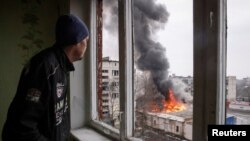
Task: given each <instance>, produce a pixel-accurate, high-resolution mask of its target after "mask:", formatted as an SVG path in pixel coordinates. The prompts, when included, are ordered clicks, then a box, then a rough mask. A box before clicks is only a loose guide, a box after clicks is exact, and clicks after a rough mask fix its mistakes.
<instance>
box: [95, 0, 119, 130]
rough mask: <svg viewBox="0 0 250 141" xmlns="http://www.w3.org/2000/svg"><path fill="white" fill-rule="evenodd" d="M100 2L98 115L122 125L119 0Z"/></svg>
mask: <svg viewBox="0 0 250 141" xmlns="http://www.w3.org/2000/svg"><path fill="white" fill-rule="evenodd" d="M98 2H99V3H98V7H97V13H98V14H97V15H98V21H97V23H98V27H97V32H98V44H97V55H98V59H97V61H98V62H97V68H98V73H97V78H98V79H97V80H98V94H97V98H98V106H97V107H98V117H99V120H100V121H103V122H104V123H107V124H108V125H111V126H113V127H115V128H119V127H120V121H119V111H120V101H119V97H120V96H119V60H118V59H119V52H118V1H117V0H102V1H98ZM101 2H102V3H101Z"/></svg>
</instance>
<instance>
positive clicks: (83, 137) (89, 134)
mask: <svg viewBox="0 0 250 141" xmlns="http://www.w3.org/2000/svg"><path fill="white" fill-rule="evenodd" d="M71 134H72V136H73V138H74V139H75V140H77V141H112V139H109V138H107V137H105V136H103V135H101V134H99V133H98V132H97V131H95V130H94V129H91V128H81V129H76V130H71Z"/></svg>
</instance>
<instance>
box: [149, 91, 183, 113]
mask: <svg viewBox="0 0 250 141" xmlns="http://www.w3.org/2000/svg"><path fill="white" fill-rule="evenodd" d="M152 104H153V107H152V109H151V110H152V112H166V113H169V112H179V111H183V110H185V109H186V107H185V105H184V104H183V103H181V102H179V101H177V100H176V98H175V96H174V92H173V90H172V89H169V93H168V95H167V99H166V100H162V105H163V108H159V106H157V105H156V104H155V103H152Z"/></svg>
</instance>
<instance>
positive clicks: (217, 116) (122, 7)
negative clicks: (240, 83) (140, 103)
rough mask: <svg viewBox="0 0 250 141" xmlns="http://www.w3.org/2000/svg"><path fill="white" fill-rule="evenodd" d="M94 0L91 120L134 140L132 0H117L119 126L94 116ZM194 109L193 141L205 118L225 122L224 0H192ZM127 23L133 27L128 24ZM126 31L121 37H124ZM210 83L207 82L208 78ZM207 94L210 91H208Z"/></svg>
mask: <svg viewBox="0 0 250 141" xmlns="http://www.w3.org/2000/svg"><path fill="white" fill-rule="evenodd" d="M96 5H97V0H92V1H91V24H90V25H91V27H90V28H91V31H92V32H91V33H92V34H91V35H90V38H91V40H90V41H91V42H90V46H91V48H90V69H91V71H90V73H91V75H90V79H91V80H90V81H91V84H90V85H91V86H90V87H91V90H90V91H91V107H90V108H91V109H90V110H91V119H90V120H91V122H90V125H91V126H92V127H94V128H96V129H98V130H100V131H101V132H103V133H105V134H106V135H109V136H112V137H113V138H115V139H120V140H127V139H129V140H133V139H134V138H133V131H134V123H133V122H134V115H133V114H134V98H133V71H134V70H133V65H134V64H133V63H134V61H133V60H134V58H133V44H132V41H133V34H132V33H133V32H132V31H133V21H132V12H133V11H132V9H133V8H132V0H119V1H118V6H119V24H118V25H119V29H118V30H119V62H120V63H119V78H120V80H124V81H121V82H120V83H119V86H120V110H121V114H120V118H121V123H120V131H119V130H117V129H114V128H113V127H111V126H109V125H106V124H104V123H102V122H100V121H98V120H97V119H98V114H97V89H96V88H97V80H96V79H97V78H96V74H97V67H96V62H97V55H96V51H97V30H96V27H97V22H96V18H97V16H96V14H97V13H96V10H97V9H96ZM193 11H194V12H193V15H194V17H193V26H194V28H193V33H194V34H193V35H194V39H193V42H194V47H193V50H194V60H193V61H194V66H193V67H194V75H193V78H194V84H193V85H194V103H193V104H194V106H193V107H194V109H193V113H195V114H194V115H193V135H192V138H193V141H199V140H207V130H206V129H207V125H208V124H224V123H225V76H226V75H225V74H226V63H225V61H226V60H225V59H226V0H219V1H218V0H204V1H200V0H193ZM131 27H132V28H131ZM124 37H125V38H124ZM211 81H212V82H214V83H210V82H211ZM211 95H212V96H211Z"/></svg>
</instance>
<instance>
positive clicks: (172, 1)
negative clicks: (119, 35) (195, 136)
mask: <svg viewBox="0 0 250 141" xmlns="http://www.w3.org/2000/svg"><path fill="white" fill-rule="evenodd" d="M133 15H134V41H135V42H134V46H135V49H134V68H135V71H134V85H135V86H134V99H135V101H134V103H135V110H134V111H135V121H134V123H135V131H134V133H135V136H136V137H138V138H141V139H143V140H145V141H152V140H154V141H156V140H157V141H178V140H192V122H193V1H192V0H157V1H155V0H147V2H145V1H144V0H134V13H133Z"/></svg>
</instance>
